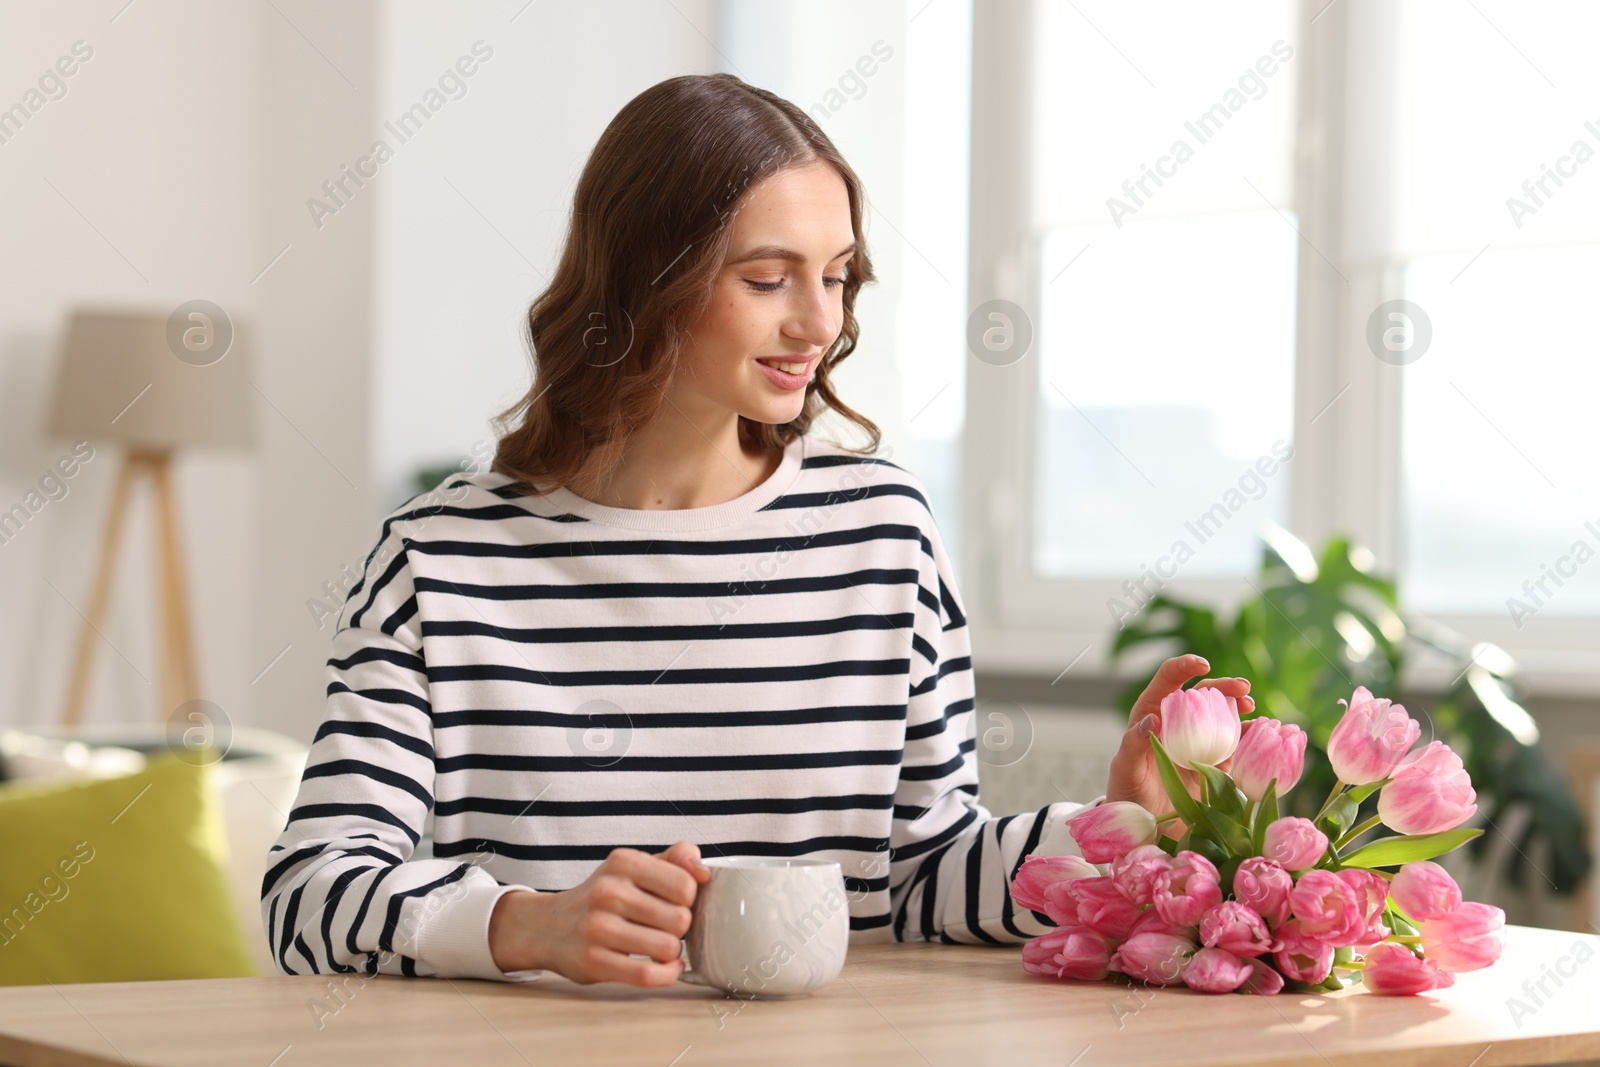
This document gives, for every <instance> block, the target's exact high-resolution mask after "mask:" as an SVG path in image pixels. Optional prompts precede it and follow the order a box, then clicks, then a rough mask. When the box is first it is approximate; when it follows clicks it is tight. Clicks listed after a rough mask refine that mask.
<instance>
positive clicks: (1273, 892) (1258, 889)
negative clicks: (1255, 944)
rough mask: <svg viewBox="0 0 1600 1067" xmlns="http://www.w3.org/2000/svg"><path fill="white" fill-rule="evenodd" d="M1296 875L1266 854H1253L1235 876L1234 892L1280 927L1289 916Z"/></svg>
mask: <svg viewBox="0 0 1600 1067" xmlns="http://www.w3.org/2000/svg"><path fill="white" fill-rule="evenodd" d="M1293 888H1294V878H1293V877H1291V876H1290V874H1289V872H1288V871H1286V870H1284V869H1283V867H1282V866H1281V865H1280V864H1277V863H1274V862H1273V861H1272V860H1269V859H1267V858H1266V857H1265V856H1251V857H1250V858H1249V859H1247V860H1245V861H1244V862H1243V863H1240V864H1239V870H1238V871H1237V872H1235V873H1234V876H1233V895H1234V897H1236V898H1237V899H1238V900H1239V901H1240V902H1241V903H1243V904H1246V905H1248V906H1249V907H1250V908H1251V909H1252V910H1253V911H1254V912H1255V913H1256V914H1257V915H1259V916H1261V917H1262V918H1263V919H1265V920H1266V922H1267V925H1268V926H1269V927H1272V928H1273V929H1276V928H1277V927H1278V926H1280V925H1282V923H1283V920H1285V919H1287V918H1288V917H1289V891H1290V890H1291V889H1293Z"/></svg>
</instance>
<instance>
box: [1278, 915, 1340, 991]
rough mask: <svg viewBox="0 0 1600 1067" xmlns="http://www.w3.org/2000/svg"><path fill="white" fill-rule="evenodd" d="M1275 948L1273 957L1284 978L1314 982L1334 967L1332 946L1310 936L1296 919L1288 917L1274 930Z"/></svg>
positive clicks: (1326, 975) (1320, 979) (1324, 976)
mask: <svg viewBox="0 0 1600 1067" xmlns="http://www.w3.org/2000/svg"><path fill="white" fill-rule="evenodd" d="M1275 932H1276V933H1277V935H1278V945H1279V947H1278V949H1277V951H1275V952H1273V954H1272V960H1273V962H1274V963H1276V964H1277V965H1278V970H1280V971H1282V972H1283V975H1284V977H1285V978H1293V979H1294V980H1295V981H1297V982H1307V983H1309V984H1311V985H1316V984H1317V983H1318V982H1320V981H1322V980H1323V979H1324V978H1326V977H1328V973H1329V972H1330V971H1332V970H1333V946H1332V945H1330V944H1328V943H1327V942H1325V941H1323V940H1322V939H1321V938H1317V937H1312V936H1311V935H1310V934H1308V933H1306V931H1305V930H1304V929H1302V928H1301V925H1300V920H1299V919H1290V920H1289V921H1288V922H1286V923H1284V924H1283V925H1282V926H1280V927H1278V929H1277V930H1276V931H1275Z"/></svg>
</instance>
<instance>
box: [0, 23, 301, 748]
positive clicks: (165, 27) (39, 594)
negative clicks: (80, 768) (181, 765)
mask: <svg viewBox="0 0 1600 1067" xmlns="http://www.w3.org/2000/svg"><path fill="white" fill-rule="evenodd" d="M121 7H122V4H121V3H97V4H93V5H91V4H72V5H65V4H61V5H56V4H52V5H25V4H11V5H7V6H6V7H4V8H0V70H3V71H5V72H6V77H5V78H4V79H3V81H0V108H8V107H10V106H11V105H12V104H14V103H16V102H18V101H20V100H22V99H24V94H25V93H26V92H27V90H28V89H29V88H30V87H32V86H34V85H35V83H36V79H37V78H38V77H39V76H40V75H41V74H43V73H44V72H45V71H46V69H47V68H50V67H51V66H52V65H53V64H54V63H55V61H56V60H57V58H58V57H60V56H62V55H65V54H68V53H69V52H70V50H71V48H72V45H73V43H74V42H75V41H80V40H81V41H83V42H84V45H85V46H86V48H87V49H92V50H93V54H92V56H91V57H90V58H89V59H88V60H86V61H84V62H82V63H81V64H80V65H79V67H78V69H77V70H76V71H75V73H74V74H73V75H72V76H71V77H70V78H68V79H65V81H66V85H67V92H66V95H65V96H63V97H61V98H60V99H54V100H49V101H48V102H47V103H44V105H43V106H42V107H40V108H39V110H38V111H37V112H36V113H34V114H33V115H32V116H31V118H30V119H29V120H28V121H27V123H26V124H25V125H24V126H23V128H22V130H21V131H20V133H17V134H16V135H15V136H13V137H11V138H10V139H9V140H8V141H6V142H5V143H3V144H0V203H4V204H5V208H4V212H5V214H4V223H3V233H4V242H5V253H6V254H5V255H4V256H0V501H3V503H0V507H5V508H8V507H10V505H11V504H13V503H15V502H17V501H19V500H20V499H22V497H23V494H24V493H25V492H26V491H27V489H28V488H29V486H30V485H31V484H33V483H34V482H35V481H36V480H37V479H38V478H39V476H40V475H41V474H42V473H43V471H44V470H45V468H46V466H47V465H48V464H49V463H51V462H52V461H54V460H55V459H56V458H57V457H58V456H60V455H61V454H62V453H63V452H64V451H66V450H67V448H68V447H69V442H64V441H54V440H49V439H47V438H45V437H44V435H43V416H44V409H45V407H46V404H47V400H48V398H49V395H50V389H51V384H52V374H53V363H54V359H55V348H56V345H57V344H58V343H59V341H60V338H61V334H62V329H63V326H64V323H65V317H66V314H67V310H68V308H69V306H71V305H72V304H74V303H77V302H80V301H81V302H93V303H98V304H111V305H117V306H141V307H143V306H148V307H151V308H153V309H156V310H159V311H161V312H162V313H165V312H166V311H169V310H170V309H171V308H173V307H174V306H176V305H177V304H178V303H180V302H182V301H185V300H188V299H190V298H194V297H201V296H203V297H205V298H207V299H211V300H213V301H215V302H216V303H218V304H220V305H222V306H223V307H224V308H226V309H228V310H229V311H230V312H231V313H233V314H235V315H237V316H238V317H240V318H242V319H253V318H254V317H255V315H256V312H257V311H258V308H259V306H260V292H259V287H257V288H252V287H251V285H250V281H251V279H252V277H253V276H254V275H255V274H256V273H257V272H258V271H259V270H260V268H261V266H262V263H263V262H264V260H261V259H260V258H259V252H258V235H259V231H260V225H261V219H260V210H259V204H260V201H261V198H262V195H263V187H264V186H263V180H262V177H261V174H260V170H259V156H260V131H259V123H258V121H257V118H256V114H257V112H258V110H259V108H260V106H261V98H262V93H261V90H260V87H259V86H260V81H261V78H262V77H263V73H264V72H263V63H264V62H266V61H267V60H268V59H269V58H270V57H269V55H268V53H267V52H266V51H265V50H264V49H263V48H261V47H259V42H260V40H261V38H262V35H263V33H264V32H265V31H266V30H267V29H268V28H269V27H268V26H267V25H266V23H265V20H266V19H269V18H270V19H276V18H277V16H276V15H273V14H272V13H271V9H270V8H267V7H265V6H262V5H256V4H244V3H225V4H216V3H212V4H203V3H198V2H190V3H162V2H154V3H141V4H138V5H135V6H134V7H132V8H130V9H128V10H126V11H122V12H121V13H120V15H119V9H120V8H121ZM289 9H290V10H293V6H292V5H291V6H290V8H289ZM113 17H115V21H113ZM241 45H242V46H241ZM118 461H119V456H118V453H117V450H116V449H114V448H111V447H106V446H102V447H99V448H98V449H97V453H96V456H95V458H94V459H93V460H92V461H91V462H90V463H89V464H88V466H87V467H85V468H84V469H83V470H82V471H81V472H80V473H79V474H78V475H77V476H76V477H74V478H73V479H72V480H71V481H70V482H69V483H68V485H69V486H70V491H69V493H68V495H67V496H66V497H65V498H64V499H62V500H59V501H56V502H53V503H50V504H48V505H47V506H46V507H45V508H44V509H43V510H41V511H40V512H39V513H38V514H37V515H35V516H34V517H33V518H32V519H31V520H30V521H29V523H28V524H27V526H26V527H25V528H24V529H23V530H22V531H21V533H20V535H18V536H17V537H16V538H15V539H14V540H13V541H12V542H11V543H9V544H5V545H0V606H3V610H0V723H4V724H10V723H18V722H42V721H51V720H54V719H55V718H56V717H57V716H59V714H60V711H61V703H62V700H63V699H64V695H65V690H66V674H67V669H68V663H69V659H70V656H71V654H72V651H73V648H74V646H75V643H76V640H77V636H78V630H79V626H80V620H79V615H78V613H77V612H78V610H79V609H82V608H84V607H86V601H87V598H88V590H89V582H90V576H91V570H92V567H93V561H94V552H95V549H96V546H97V543H98V538H99V532H100V526H101V523H102V522H103V521H104V517H105V512H106V506H107V504H108V500H109V491H110V488H111V485H112V482H113V480H114V478H115V475H116V470H117V463H118ZM176 480H177V485H178V492H179V494H180V501H181V505H182V515H183V537H184V540H185V542H186V544H187V546H188V548H189V550H190V553H191V557H192V562H193V571H192V574H191V581H192V583H193V586H194V589H193V594H194V595H193V598H192V608H191V610H192V613H193V616H194V618H193V622H194V624H195V627H196V629H197V631H198V632H199V633H200V635H201V639H202V658H201V664H200V671H201V681H202V685H203V687H204V688H205V690H206V693H207V694H208V695H210V696H212V699H214V700H216V701H217V702H218V703H220V704H222V705H224V706H225V707H227V708H230V709H232V708H243V707H246V706H248V693H249V679H250V678H251V676H253V674H254V673H255V671H254V670H253V669H252V664H253V663H254V662H255V656H256V649H255V644H254V641H255V636H254V633H253V628H252V627H251V625H250V620H251V619H252V616H253V614H254V611H255V608H256V606H257V605H256V593H255V582H254V573H255V571H256V568H257V566H258V557H259V554H260V551H261V549H260V545H261V536H260V519H259V516H260V514H261V510H262V509H261V508H260V505H259V503H258V493H259V488H260V485H261V466H260V464H259V463H258V462H252V461H250V460H247V459H245V458H242V457H239V456H228V455H224V454H219V455H217V456H215V457H204V458H201V457H196V458H194V459H185V460H184V461H183V462H182V463H181V464H180V466H179V469H178V472H177V479H176ZM130 517H131V518H132V520H133V522H134V531H135V534H134V535H133V536H130V538H129V539H128V541H127V543H126V544H125V545H124V548H125V553H124V555H123V558H122V567H123V575H122V577H123V579H124V580H123V581H122V582H120V583H119V586H118V588H117V590H116V594H115V599H114V601H113V612H112V615H111V617H110V619H109V620H108V623H107V625H106V626H105V628H104V634H105V640H104V641H103V642H100V643H99V646H98V648H97V653H98V660H97V663H96V676H95V683H94V685H93V687H92V689H91V690H90V694H89V711H88V716H87V717H89V718H91V719H119V718H127V719H144V720H149V719H153V718H154V717H155V716H156V710H155V692H156V684H155V683H156V682H157V675H156V672H155V659H154V654H153V649H152V648H151V644H150V640H149V637H150V634H151V632H152V629H153V624H154V622H155V616H154V605H153V603H152V602H151V599H150V583H149V580H148V579H149V573H150V567H149V565H148V564H149V561H150V560H151V559H152V547H151V542H150V538H149V536H148V530H149V528H150V524H149V521H148V520H149V515H148V514H147V513H146V512H145V511H144V510H143V509H142V508H135V509H134V510H133V513H132V515H131V516H130ZM47 582H48V584H47ZM52 585H53V586H54V587H55V588H54V590H53V589H52V588H51V586H52ZM55 590H59V594H58V593H57V592H56V591H55ZM124 657H126V658H124Z"/></svg>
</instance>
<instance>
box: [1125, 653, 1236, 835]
mask: <svg viewBox="0 0 1600 1067" xmlns="http://www.w3.org/2000/svg"><path fill="white" fill-rule="evenodd" d="M1210 669H1211V664H1210V663H1208V662H1206V659H1205V657H1204V656H1195V655H1183V656H1174V657H1173V658H1171V659H1169V660H1167V661H1166V662H1165V663H1163V664H1162V665H1161V667H1160V668H1159V669H1158V670H1157V671H1156V675H1155V677H1154V678H1152V679H1151V680H1150V684H1149V685H1148V686H1146V687H1145V690H1144V692H1143V693H1141V694H1139V699H1138V700H1136V701H1134V704H1133V710H1132V711H1131V712H1130V713H1129V714H1128V730H1127V732H1126V733H1124V734H1123V735H1122V745H1121V747H1119V748H1118V749H1117V754H1116V755H1115V756H1113V757H1112V759H1111V775H1110V778H1109V779H1108V780H1107V782H1106V800H1107V801H1108V802H1109V801H1113V800H1131V801H1133V802H1134V803H1135V804H1139V805H1141V806H1142V807H1144V808H1145V809H1146V810H1147V811H1149V812H1150V813H1151V814H1153V815H1164V814H1166V813H1167V812H1169V811H1171V810H1172V801H1171V799H1170V798H1169V797H1168V796H1167V791H1166V789H1165V787H1163V786H1162V784H1161V773H1160V772H1159V771H1158V770H1157V769H1156V760H1155V754H1154V753H1153V752H1152V751H1151V749H1150V735H1151V734H1152V733H1156V734H1159V731H1160V729H1161V701H1162V699H1163V698H1165V697H1166V696H1167V695H1168V694H1169V693H1174V692H1176V691H1177V690H1179V689H1181V688H1183V683H1185V682H1187V681H1188V680H1189V679H1191V678H1194V677H1197V676H1199V675H1202V674H1204V673H1206V671H1208V670H1210ZM1195 685H1196V687H1197V688H1198V687H1199V686H1202V685H1206V686H1212V687H1214V688H1216V689H1220V690H1221V691H1222V694H1223V695H1224V696H1230V697H1233V698H1234V699H1236V700H1237V701H1238V702H1239V714H1241V715H1248V714H1250V712H1252V711H1254V710H1255V706H1256V703H1255V701H1254V700H1252V699H1251V698H1250V697H1249V696H1247V695H1246V694H1248V693H1249V692H1250V682H1249V680H1247V679H1244V678H1204V679H1202V680H1201V681H1199V682H1196V683H1195ZM1226 768H1227V763H1226V761H1225V762H1224V763H1223V769H1226ZM1178 773H1179V774H1180V775H1181V776H1182V777H1183V779H1184V782H1185V783H1186V784H1187V785H1188V786H1189V792H1190V793H1191V794H1193V795H1195V796H1198V795H1199V791H1200V777H1199V775H1197V774H1195V772H1193V771H1191V770H1183V769H1180V770H1179V772H1178ZM1177 825H1179V826H1181V823H1180V824H1177ZM1169 832H1170V831H1169ZM1179 832H1180V833H1181V830H1180V831H1179Z"/></svg>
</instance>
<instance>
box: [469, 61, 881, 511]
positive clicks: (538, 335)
mask: <svg viewBox="0 0 1600 1067" xmlns="http://www.w3.org/2000/svg"><path fill="white" fill-rule="evenodd" d="M817 161H822V162H825V163H827V164H828V165H830V166H832V167H833V169H834V170H836V171H838V173H839V176H840V177H841V178H843V179H844V183H845V188H846V189H847V190H848V192H849V196H850V228H851V229H852V230H853V231H854V232H855V240H856V251H855V253H854V255H853V256H852V257H851V259H850V261H849V263H848V264H847V266H846V268H845V281H844V285H843V286H842V289H843V295H844V326H843V328H842V329H841V330H840V333H839V336H838V337H837V338H836V339H835V340H834V343H833V344H832V345H831V346H829V348H828V350H827V351H826V352H824V353H823V354H822V358H821V359H820V360H818V362H817V369H816V372H815V374H814V375H813V377H812V380H811V382H810V384H809V385H807V386H806V397H805V405H804V407H803V408H802V409H801V412H800V414H799V415H798V416H797V417H796V418H795V419H793V420H792V421H790V422H786V423H783V424H781V425H772V424H768V423H759V422H755V421H753V420H751V419H747V418H745V417H744V416H740V417H739V436H740V438H741V441H748V442H752V443H754V444H757V445H759V446H760V447H761V449H762V450H763V451H771V450H772V449H775V448H781V447H783V446H785V445H787V444H788V443H789V442H790V441H792V440H794V439H795V438H796V437H798V436H799V435H801V434H803V433H805V432H806V431H807V430H808V429H809V428H810V427H811V425H812V422H813V420H815V419H816V418H817V417H818V416H820V415H822V414H823V413H824V412H825V411H826V410H828V409H830V408H831V409H832V410H834V411H836V412H837V413H838V414H839V415H840V416H842V417H843V418H845V419H848V420H849V421H850V422H853V423H855V424H856V425H857V426H860V427H861V428H863V429H864V430H866V432H867V434H868V435H869V437H870V443H869V444H867V445H866V446H864V447H863V448H860V449H853V451H860V452H863V453H871V452H876V451H877V449H878V446H879V443H880V440H881V436H880V434H879V431H878V427H877V425H876V424H874V423H873V422H872V421H871V420H870V419H868V418H866V417H865V416H864V415H861V414H860V413H858V412H856V411H854V410H852V409H851V408H850V407H849V406H848V405H847V404H845V403H844V402H843V401H842V400H840V399H839V397H838V396H837V395H836V394H835V393H834V391H833V386H832V384H831V383H830V381H829V379H830V376H831V374H832V372H833V370H834V368H836V367H837V366H838V365H839V364H840V363H842V362H843V361H844V359H845V358H846V357H847V356H849V355H850V353H851V352H853V351H854V350H855V347H856V337H857V335H858V334H859V333H860V326H859V324H858V323H857V321H856V316H855V310H854V309H855V302H856V293H857V292H859V291H860V289H861V286H862V285H864V284H866V283H867V282H871V281H874V280H876V279H875V276H874V274H873V272H872V261H871V259H870V258H869V257H868V255H867V242H866V238H865V236H864V235H863V233H862V232H861V214H862V206H863V203H864V196H863V193H862V188H861V181H860V179H859V178H857V177H856V173H855V171H853V170H852V169H851V168H850V165H849V164H848V163H846V162H845V161H844V157H843V156H841V155H840V154H839V150H838V149H837V148H835V147H834V145H833V142H832V141H830V140H829V139H828V136H827V135H826V134H825V133H823V132H822V130H821V129H820V128H819V127H818V126H817V124H816V123H815V122H814V121H812V119H811V118H810V116H808V115H807V114H806V113H805V112H804V111H802V110H801V109H800V108H798V107H796V106H795V105H794V104H792V103H790V102H789V101H787V100H785V99H783V98H782V97H780V96H777V95H775V94H773V93H770V92H768V91H767V90H765V89H758V88H756V87H755V86H753V85H749V84H747V83H746V82H744V81H742V80H741V79H739V78H736V77H734V76H733V75H731V74H709V75H707V74H690V75H684V76H682V77H677V78H668V79H667V80H666V81H663V82H659V83H658V84H656V85H653V86H651V87H650V88H648V89H646V90H645V91H644V92H642V93H640V94H639V95H638V96H636V97H634V98H633V99H632V100H630V101H629V102H628V103H627V105H626V106H625V107H623V109H622V110H621V111H619V112H618V113H617V115H616V117H615V118H613V119H612V120H611V123H610V125H608V126H607V127H606V129H605V132H604V133H602V134H601V135H600V140H599V141H598V143H596V144H595V147H594V151H593V152H591V153H590V155H589V160H588V162H587V163H586V164H585V165H584V168H583V174H582V175H581V176H580V177H579V179H578V187H577V191H576V193H575V194H574V196H573V200H572V219H571V224H570V227H569V229H568V231H567V237H566V242H565V244H564V246H563V248H562V252H561V261H560V264H559V265H558V266H557V267H556V272H555V276H554V277H553V278H552V279H551V281H550V284H549V286H548V287H547V288H546V289H545V290H544V292H543V293H541V294H540V295H539V296H538V298H536V299H535V300H534V302H533V304H532V305H531V306H530V307H529V309H528V344H529V348H530V351H531V353H532V358H533V368H534V374H533V382H532V384H531V385H530V387H529V389H528V392H527V394H526V395H525V396H524V397H523V398H522V399H521V400H519V401H518V402H517V403H516V404H513V405H512V406H511V407H509V408H507V409H506V410H505V411H503V412H501V413H500V414H498V415H496V416H495V417H494V426H495V429H496V433H497V434H498V435H499V444H498V447H497V448H496V450H495V457H494V462H493V463H492V464H491V465H490V469H491V470H493V471H497V472H499V473H502V474H506V475H508V476H510V477H511V478H513V479H515V480H516V481H519V482H522V483H525V486H524V487H522V488H524V490H525V492H526V493H527V494H528V495H542V494H544V493H546V492H549V491H550V490H551V489H554V488H556V487H557V486H565V487H566V488H568V489H569V490H571V491H572V492H574V493H577V494H578V495H579V496H586V497H590V498H593V497H594V496H596V495H598V491H599V487H600V486H601V485H603V484H604V482H605V480H606V478H607V477H608V476H609V475H610V473H611V472H612V471H613V470H615V468H616V466H617V464H618V463H619V462H620V460H621V458H622V455H623V452H624V450H625V449H626V447H627V444H628V440H629V438H630V437H631V435H632V434H633V432H634V430H635V429H637V428H639V427H641V426H644V425H646V424H648V423H649V422H650V420H652V419H653V418H655V416H656V414H657V412H658V411H659V410H660V409H661V407H662V405H663V403H664V402H665V398H666V393H667V388H668V386H669V385H670V384H671V381H672V376H673V374H674V372H675V371H676V370H677V367H678V360H679V356H680V353H681V352H682V350H683V348H684V345H685V343H686V342H687V340H688V338H689V332H690V330H691V329H692V327H693V325H694V324H695V323H696V322H697V321H698V320H699V318H700V316H701V314H703V313H704V311H705V309H706V306H707V304H708V303H709V301H710V298H711V290H712V283H713V281H714V279H715V278H716V276H717V273H718V272H719V271H720V270H721V268H722V264H723V261H724V260H725V259H726V257H727V253H728V244H729V241H730V238H731V236H732V231H733V228H732V226H731V225H730V224H729V222H730V220H731V219H732V218H733V216H734V213H735V212H736V211H737V209H738V207H739V206H740V204H741V202H742V200H743V198H744V196H745V194H746V192H747V191H748V190H749V189H750V188H751V187H752V186H754V185H755V184H756V183H757V182H760V181H761V180H763V179H764V178H767V177H768V176H770V175H772V174H774V173H776V172H777V171H778V170H780V169H781V168H784V167H790V166H805V165H807V164H810V163H813V162H817ZM844 447H848V446H844Z"/></svg>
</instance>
